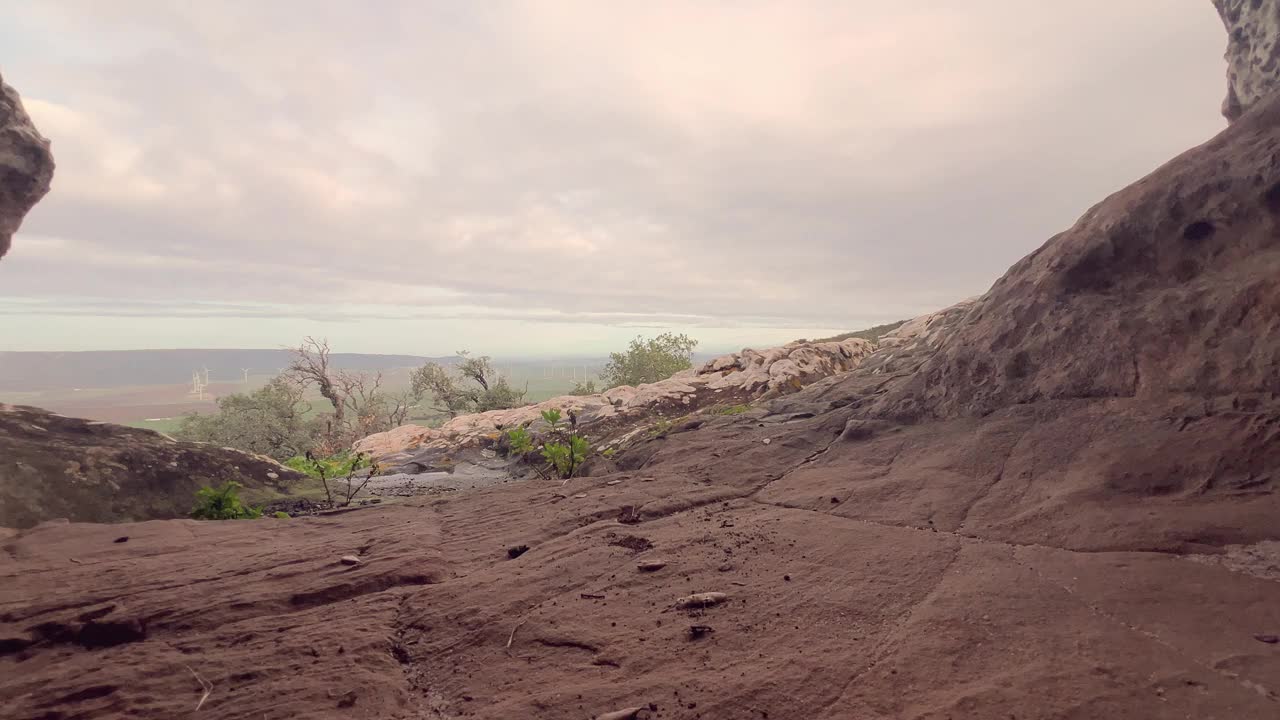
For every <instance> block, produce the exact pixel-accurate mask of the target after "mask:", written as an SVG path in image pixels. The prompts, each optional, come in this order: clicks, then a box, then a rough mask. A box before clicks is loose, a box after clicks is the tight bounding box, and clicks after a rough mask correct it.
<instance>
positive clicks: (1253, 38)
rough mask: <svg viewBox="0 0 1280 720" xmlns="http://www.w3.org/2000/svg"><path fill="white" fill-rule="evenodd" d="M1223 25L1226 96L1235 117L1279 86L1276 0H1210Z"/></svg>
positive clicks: (1279, 0) (1225, 110)
mask: <svg viewBox="0 0 1280 720" xmlns="http://www.w3.org/2000/svg"><path fill="white" fill-rule="evenodd" d="M1213 5H1214V7H1216V8H1217V9H1218V14H1219V15H1221V16H1222V22H1223V24H1224V25H1226V27H1227V55H1226V58H1227V97H1226V99H1225V100H1223V101H1222V114H1223V115H1225V116H1226V118H1227V119H1228V120H1231V121H1233V122H1234V121H1235V120H1236V119H1237V118H1239V117H1240V116H1241V115H1243V114H1244V113H1245V112H1247V111H1248V110H1249V109H1250V108H1252V107H1253V106H1254V105H1256V104H1257V103H1259V102H1261V101H1262V100H1265V99H1266V98H1268V97H1270V95H1271V94H1272V93H1273V92H1275V91H1276V89H1277V88H1278V87H1280V0H1213Z"/></svg>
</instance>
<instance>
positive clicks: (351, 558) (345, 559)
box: [338, 555, 360, 565]
mask: <svg viewBox="0 0 1280 720" xmlns="http://www.w3.org/2000/svg"><path fill="white" fill-rule="evenodd" d="M338 562H340V563H342V564H343V565H359V564H360V558H358V557H356V556H355V555H343V556H342V557H340V558H338Z"/></svg>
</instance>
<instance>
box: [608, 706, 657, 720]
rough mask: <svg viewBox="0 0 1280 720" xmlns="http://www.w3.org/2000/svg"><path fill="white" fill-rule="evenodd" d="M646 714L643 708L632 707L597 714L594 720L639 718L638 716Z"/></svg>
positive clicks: (629, 719)
mask: <svg viewBox="0 0 1280 720" xmlns="http://www.w3.org/2000/svg"><path fill="white" fill-rule="evenodd" d="M642 712H643V713H645V714H644V715H641V714H640V713H642ZM647 715H648V713H647V712H645V708H643V707H632V708H626V709H623V710H614V711H613V712H607V713H604V714H601V715H597V716H596V720H640V718H642V717H646V716H647Z"/></svg>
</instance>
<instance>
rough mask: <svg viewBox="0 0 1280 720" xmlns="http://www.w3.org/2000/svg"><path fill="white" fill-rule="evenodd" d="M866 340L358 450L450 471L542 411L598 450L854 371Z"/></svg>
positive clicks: (481, 417)
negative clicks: (452, 461)
mask: <svg viewBox="0 0 1280 720" xmlns="http://www.w3.org/2000/svg"><path fill="white" fill-rule="evenodd" d="M873 348H874V345H873V344H872V343H870V342H868V341H866V340H861V339H856V338H854V339H849V340H844V341H842V342H827V343H809V342H795V343H791V344H789V345H785V346H783V347H776V348H770V349H768V350H764V351H756V350H743V351H742V352H737V353H731V354H729V355H725V356H722V357H718V358H716V359H714V360H711V361H709V362H707V363H706V364H705V365H703V366H702V367H700V368H696V369H692V370H686V371H684V372H681V373H677V374H676V375H674V376H672V377H671V378H668V379H666V380H662V381H659V382H656V383H650V384H647V385H641V386H639V387H630V386H626V385H624V386H622V387H616V388H611V389H609V390H606V391H605V392H603V393H599V394H596V395H582V396H575V395H566V396H563V397H557V398H552V399H550V400H547V401H545V402H542V403H538V404H537V405H527V406H525V407H519V408H513V409H511V410H493V411H490V412H485V413H477V414H472V415H461V416H459V417H456V418H454V419H452V420H450V421H449V422H447V423H445V424H444V425H443V426H442V427H440V428H428V427H422V426H419V425H404V426H401V427H398V428H396V429H394V430H390V431H388V432H384V433H378V434H376V435H371V436H369V437H367V438H365V439H363V440H361V441H360V442H358V443H356V445H355V449H356V450H358V451H361V452H365V453H369V454H370V455H371V456H373V457H374V458H375V459H376V460H377V461H378V462H379V464H380V465H382V466H384V467H386V468H388V469H399V470H401V471H403V472H416V471H422V470H431V469H444V468H446V467H447V466H448V463H447V461H444V459H445V458H454V456H456V455H457V453H458V452H459V451H462V450H465V449H468V448H475V447H480V446H486V447H487V446H490V445H493V444H494V443H495V442H497V441H498V440H499V439H500V434H501V432H502V430H504V429H507V428H515V427H521V426H525V427H528V426H531V425H535V424H537V425H538V426H539V427H541V426H542V425H545V423H542V421H541V419H540V418H541V413H542V411H543V410H548V409H552V408H558V409H560V410H563V411H564V412H565V413H566V415H567V413H569V412H573V413H574V414H575V415H576V416H577V418H578V426H579V428H580V429H581V430H582V432H583V433H584V434H586V435H587V436H588V437H589V438H590V439H591V441H592V443H593V444H594V445H595V446H596V447H598V448H601V449H603V448H605V447H607V446H611V445H612V446H613V447H614V448H615V449H617V448H618V447H619V443H624V442H625V440H626V439H627V438H628V437H629V436H632V435H634V434H635V433H636V431H640V430H644V429H646V428H649V427H650V426H652V425H653V423H654V422H655V421H657V420H659V419H666V420H667V421H668V422H670V421H672V420H675V419H678V418H682V417H684V416H687V415H690V414H691V413H695V412H696V411H698V410H700V409H704V408H709V407H716V406H719V407H723V406H726V405H734V404H737V403H743V402H750V401H753V400H758V399H762V398H764V399H767V398H771V397H777V396H780V395H784V394H787V393H792V392H795V391H797V390H799V389H800V388H802V387H804V386H805V385H809V384H811V383H813V382H815V381H816V380H819V379H821V378H825V377H830V376H832V375H835V374H838V373H842V372H848V371H849V370H852V369H853V368H855V367H857V366H858V365H859V364H860V363H861V362H862V360H863V359H864V358H866V357H867V356H868V355H870V354H871V351H872V349H873Z"/></svg>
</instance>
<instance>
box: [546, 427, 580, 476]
mask: <svg viewBox="0 0 1280 720" xmlns="http://www.w3.org/2000/svg"><path fill="white" fill-rule="evenodd" d="M589 452H591V445H590V444H589V443H587V439H586V438H584V437H582V436H581V435H579V434H577V433H574V434H572V435H570V436H569V437H568V439H567V440H566V441H565V442H549V443H545V444H543V446H542V457H543V458H545V459H546V461H547V464H548V465H550V466H551V468H552V469H554V470H555V472H556V475H558V476H560V478H562V479H564V480H568V479H569V478H571V477H573V474H574V473H575V472H577V470H578V468H580V467H581V466H582V463H584V462H586V461H587V453H589Z"/></svg>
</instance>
